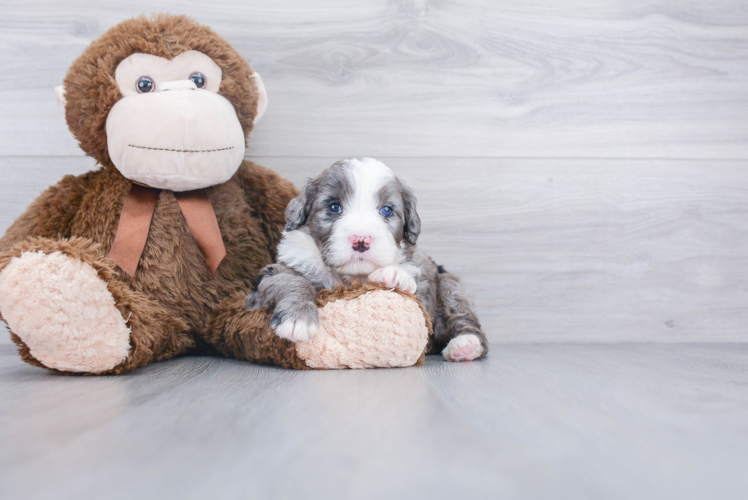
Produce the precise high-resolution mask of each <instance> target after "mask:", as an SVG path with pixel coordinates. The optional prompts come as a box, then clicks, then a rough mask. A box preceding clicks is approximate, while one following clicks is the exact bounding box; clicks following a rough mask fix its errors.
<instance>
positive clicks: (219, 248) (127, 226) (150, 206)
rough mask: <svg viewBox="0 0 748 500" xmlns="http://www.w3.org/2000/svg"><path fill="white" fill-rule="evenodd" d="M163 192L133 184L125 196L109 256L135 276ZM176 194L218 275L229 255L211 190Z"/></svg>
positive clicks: (201, 246) (197, 240) (211, 270)
mask: <svg viewBox="0 0 748 500" xmlns="http://www.w3.org/2000/svg"><path fill="white" fill-rule="evenodd" d="M160 193H161V190H160V189H156V188H151V187H147V186H141V185H138V184H133V185H132V189H131V190H130V192H129V193H128V194H127V198H125V204H124V206H123V207H122V215H120V218H119V226H118V227H117V234H116V235H115V237H114V243H113V244H112V249H111V251H110V252H109V258H111V259H112V260H113V261H114V262H116V263H117V265H118V266H119V267H121V268H122V270H123V271H125V272H126V273H127V274H128V275H130V276H131V277H132V276H135V271H136V270H137V269H138V262H140V257H141V255H143V249H145V242H146V240H147V239H148V232H149V231H150V228H151V219H152V218H153V212H154V211H155V210H156V203H158V196H159V194H160ZM174 196H176V198H177V203H179V208H180V209H181V210H182V215H184V218H185V220H186V221H187V226H188V227H189V228H190V231H191V232H192V237H193V238H195V242H196V243H197V246H198V247H199V248H200V251H201V252H202V253H203V256H204V257H205V263H206V264H207V265H208V268H209V269H210V272H211V274H212V275H213V276H215V274H216V270H217V269H218V265H219V264H220V263H221V261H222V260H223V258H224V257H226V247H225V246H224V244H223V238H222V237H221V230H220V229H219V227H218V220H217V219H216V213H215V212H214V211H213V205H211V204H210V200H209V199H208V193H207V192H206V191H205V190H204V189H198V190H196V191H185V192H183V193H176V192H175V193H174Z"/></svg>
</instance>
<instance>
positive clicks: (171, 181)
mask: <svg viewBox="0 0 748 500" xmlns="http://www.w3.org/2000/svg"><path fill="white" fill-rule="evenodd" d="M55 90H56V93H57V99H58V103H59V104H60V105H61V106H62V107H63V108H64V110H65V117H66V119H67V123H68V127H70V130H71V132H72V133H73V135H74V136H75V138H76V139H77V140H78V142H79V143H80V146H81V148H82V149H83V151H85V152H86V154H88V155H90V156H92V157H93V158H95V159H96V160H97V161H99V163H101V164H102V165H104V166H106V167H114V168H116V169H117V170H119V171H120V172H121V173H122V175H124V176H125V177H127V178H128V179H131V180H133V181H135V182H138V183H141V184H145V185H148V186H151V187H155V188H161V189H170V190H173V191H188V190H192V189H200V188H204V187H208V186H212V185H215V184H220V183H222V182H226V181H227V180H229V179H230V178H231V176H232V175H233V174H234V173H235V172H236V170H237V169H238V168H239V166H240V165H241V162H242V159H243V157H244V149H245V146H246V138H247V136H248V134H249V132H250V130H251V129H252V126H253V124H254V123H255V122H256V121H257V120H258V119H259V118H260V117H261V116H262V114H263V113H264V111H265V108H266V106H267V95H266V94H265V88H264V86H263V84H262V80H261V79H260V77H259V75H257V74H256V73H254V72H253V71H252V68H251V67H250V66H249V64H248V63H247V61H246V60H245V59H244V58H243V57H242V56H240V55H239V53H238V52H236V50H234V49H233V48H232V47H231V46H230V45H229V44H228V42H227V41H226V40H224V39H223V38H221V37H220V36H218V35H217V34H215V33H214V32H213V31H212V30H210V29H209V28H207V27H205V26H202V25H200V24H198V23H196V22H195V21H192V20H191V19H188V18H186V17H184V16H171V15H157V16H154V17H152V18H147V17H138V18H135V19H130V20H128V21H125V22H123V23H120V24H118V25H117V26H114V27H113V28H111V29H110V30H108V31H107V32H106V33H104V34H103V35H102V36H101V37H100V38H98V39H97V40H95V41H94V42H93V43H91V45H90V46H88V48H86V50H85V51H84V52H83V54H81V56H80V57H79V58H78V59H77V60H76V61H75V62H74V63H73V65H72V66H71V67H70V70H69V71H68V74H67V76H66V77H65V81H64V87H58V88H57V89H55Z"/></svg>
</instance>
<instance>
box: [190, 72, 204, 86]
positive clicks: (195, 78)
mask: <svg viewBox="0 0 748 500" xmlns="http://www.w3.org/2000/svg"><path fill="white" fill-rule="evenodd" d="M190 80H192V83H194V84H195V87H197V88H199V89H204V88H205V76H204V75H203V74H202V73H200V72H199V71H195V72H194V73H192V74H191V75H190Z"/></svg>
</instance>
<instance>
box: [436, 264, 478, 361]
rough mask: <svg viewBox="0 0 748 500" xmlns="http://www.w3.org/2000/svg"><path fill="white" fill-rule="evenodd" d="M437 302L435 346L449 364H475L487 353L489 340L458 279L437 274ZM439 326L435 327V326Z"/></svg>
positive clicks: (450, 275)
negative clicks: (456, 362)
mask: <svg viewBox="0 0 748 500" xmlns="http://www.w3.org/2000/svg"><path fill="white" fill-rule="evenodd" d="M437 301H438V308H439V316H440V317H439V320H440V321H438V323H440V324H439V325H438V326H437V327H436V328H435V330H434V341H435V347H436V348H439V349H441V348H442V347H443V350H442V355H443V356H444V359H446V360H447V361H472V360H474V359H478V358H481V357H483V356H485V355H486V353H488V340H487V339H486V336H485V334H484V333H483V331H482V330H481V326H480V322H479V321H478V316H477V315H476V314H475V308H474V306H473V303H472V300H471V299H470V297H469V296H468V294H467V293H466V292H465V291H464V290H463V289H462V286H461V284H460V280H459V278H458V277H457V276H455V275H453V274H449V273H440V274H438V275H437ZM435 326H436V325H435Z"/></svg>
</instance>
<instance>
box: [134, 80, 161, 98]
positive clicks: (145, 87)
mask: <svg viewBox="0 0 748 500" xmlns="http://www.w3.org/2000/svg"><path fill="white" fill-rule="evenodd" d="M135 87H136V88H137V89H138V92H140V93H141V94H147V93H148V92H153V91H154V90H156V84H155V83H154V82H153V78H151V77H150V76H141V77H140V78H138V81H137V83H136V84H135Z"/></svg>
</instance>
